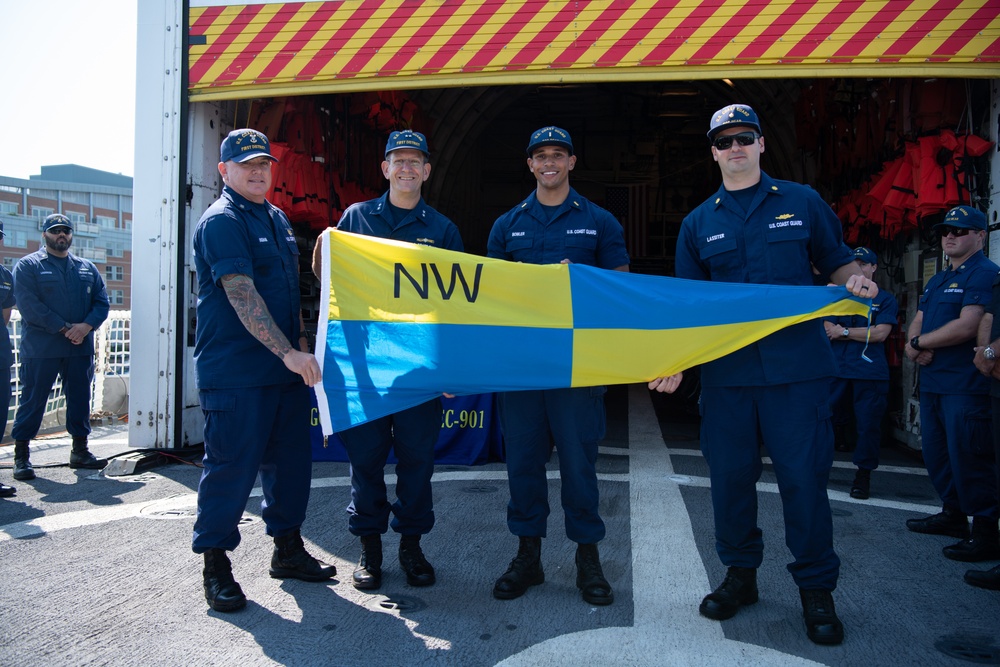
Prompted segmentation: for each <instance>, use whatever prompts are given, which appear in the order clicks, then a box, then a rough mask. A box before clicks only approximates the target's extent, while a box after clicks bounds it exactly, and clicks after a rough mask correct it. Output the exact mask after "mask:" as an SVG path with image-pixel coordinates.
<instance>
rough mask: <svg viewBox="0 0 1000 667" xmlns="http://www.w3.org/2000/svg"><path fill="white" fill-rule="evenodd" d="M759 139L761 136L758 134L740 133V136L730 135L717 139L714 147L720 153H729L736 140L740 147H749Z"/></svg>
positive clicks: (713, 143)
mask: <svg viewBox="0 0 1000 667" xmlns="http://www.w3.org/2000/svg"><path fill="white" fill-rule="evenodd" d="M758 138H760V135H759V134H757V133H756V132H740V133H739V134H730V135H727V136H725V137H716V138H715V140H714V141H713V142H712V145H713V146H715V147H716V148H717V149H719V150H720V151H727V150H729V149H730V148H732V146H733V140H734V139H735V140H736V143H738V144H739V145H740V146H749V145H750V144H752V143H753V142H755V141H757V139H758Z"/></svg>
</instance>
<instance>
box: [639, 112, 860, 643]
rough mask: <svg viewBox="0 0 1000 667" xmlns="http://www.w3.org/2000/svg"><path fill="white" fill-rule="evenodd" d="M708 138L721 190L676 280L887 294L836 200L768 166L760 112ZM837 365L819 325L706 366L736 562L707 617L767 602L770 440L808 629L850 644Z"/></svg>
mask: <svg viewBox="0 0 1000 667" xmlns="http://www.w3.org/2000/svg"><path fill="white" fill-rule="evenodd" d="M708 139H709V141H710V142H711V144H712V157H713V159H714V160H715V161H716V162H717V163H718V165H719V170H720V171H721V172H722V187H721V188H720V189H719V190H718V191H717V192H716V193H715V194H714V195H712V196H711V197H710V198H709V199H708V200H707V201H705V202H704V203H702V204H701V205H700V206H698V207H697V208H696V209H695V210H694V211H692V212H691V213H690V214H689V215H688V216H687V217H686V218H685V219H684V221H683V223H682V224H681V231H680V235H679V237H678V239H677V255H676V263H677V264H676V266H677V277H678V278H688V279H694V280H712V281H722V282H733V283H756V284H776V285H812V284H813V267H815V268H816V269H817V270H818V271H819V273H820V275H824V276H830V280H831V281H832V282H834V283H837V284H840V285H845V286H846V287H847V290H848V291H849V292H851V293H852V294H855V295H859V296H871V297H874V296H876V295H877V293H878V288H877V287H876V286H875V283H874V282H872V281H871V280H870V279H868V278H865V277H864V275H862V273H861V269H860V268H859V267H858V265H857V264H856V263H855V261H854V255H853V253H852V252H851V250H850V248H848V247H847V246H846V245H844V242H843V240H842V234H841V228H840V221H839V220H838V219H837V216H836V215H835V214H834V212H833V211H832V210H831V209H830V207H829V206H828V205H827V204H826V202H824V201H823V199H822V198H821V197H820V196H819V195H818V194H817V193H816V192H815V191H814V190H812V189H811V188H809V187H806V186H803V185H800V184H798V183H792V182H789V181H779V180H776V179H773V178H771V177H770V176H768V175H767V174H766V173H764V172H763V171H762V170H761V168H760V156H761V154H762V153H763V152H764V137H763V136H762V132H761V126H760V121H759V120H758V118H757V114H756V113H755V112H754V110H753V109H751V108H750V107H748V106H747V105H745V104H733V105H730V106H728V107H725V108H723V109H720V110H719V111H717V112H716V113H715V115H713V116H712V120H711V123H710V126H709V131H708ZM835 370H836V365H835V363H834V358H833V351H832V350H831V349H830V343H829V342H828V341H827V339H826V335H825V334H824V332H823V324H822V321H821V320H811V321H809V322H803V323H801V324H797V325H794V326H790V327H787V328H785V329H782V330H780V331H778V332H776V333H773V334H771V335H770V336H767V337H765V338H763V339H761V340H760V341H758V342H756V343H753V344H751V345H748V346H747V347H744V348H742V349H740V350H737V351H736V352H733V353H732V354H729V355H726V356H725V357H722V358H721V359H718V360H716V361H713V362H710V363H708V364H705V365H704V366H702V371H701V382H702V394H701V415H702V419H701V449H702V453H703V454H704V455H705V460H706V461H707V462H708V467H709V473H710V477H711V481H712V506H713V509H714V512H715V539H716V551H717V552H718V554H719V558H720V560H721V561H722V562H723V564H724V565H726V566H727V567H728V570H727V573H726V577H725V580H724V581H723V582H722V584H721V585H720V586H719V587H718V588H716V589H715V591H713V592H712V593H710V594H709V595H708V596H706V597H705V599H704V600H702V603H701V606H700V607H699V611H700V612H701V614H702V615H704V616H706V617H708V618H711V619H715V620H724V619H727V618H730V617H732V616H734V615H735V614H736V613H737V612H738V611H739V609H740V607H741V606H744V605H749V604H753V603H755V602H757V598H758V592H757V568H758V567H760V565H761V562H762V560H763V552H764V541H763V533H762V531H761V529H760V527H759V526H758V525H757V491H756V483H757V481H758V480H759V479H760V476H761V472H762V471H763V463H762V461H761V454H760V444H761V443H763V445H764V446H765V447H766V448H767V453H768V455H769V456H770V457H771V460H772V462H773V465H774V474H775V477H777V481H778V489H779V492H780V494H781V501H782V507H783V509H784V519H785V542H786V544H787V545H788V548H789V550H790V551H791V552H792V555H793V556H794V558H795V560H794V562H793V563H791V564H790V565H789V566H788V570H789V572H791V574H792V578H793V579H794V580H795V583H796V585H797V586H798V587H799V593H800V599H801V601H802V612H803V618H804V620H805V625H806V634H807V636H808V637H809V639H810V640H812V641H813V642H816V643H817V644H839V643H841V642H842V641H843V639H844V627H843V624H842V623H841V622H840V619H839V618H838V617H837V613H836V610H835V608H834V603H833V596H832V594H831V593H832V591H833V590H834V588H836V586H837V577H838V574H839V572H840V559H839V558H838V557H837V554H836V552H835V551H834V549H833V517H832V514H831V512H830V500H829V497H828V496H827V491H826V485H827V481H828V480H829V477H830V468H831V467H832V465H833V427H832V425H831V423H830V404H829V399H830V378H831V377H832V376H833V374H834V372H835ZM676 386H677V376H672V377H670V378H659V379H657V380H654V381H652V382H651V383H650V388H651V389H657V390H660V391H671V390H672V389H675V388H676Z"/></svg>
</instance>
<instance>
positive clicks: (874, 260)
mask: <svg viewBox="0 0 1000 667" xmlns="http://www.w3.org/2000/svg"><path fill="white" fill-rule="evenodd" d="M854 259H856V260H858V261H859V262H864V263H865V264H878V255H876V254H875V252H874V251H873V250H872V249H871V248H864V247H861V248H855V249H854Z"/></svg>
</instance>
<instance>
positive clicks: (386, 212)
mask: <svg viewBox="0 0 1000 667" xmlns="http://www.w3.org/2000/svg"><path fill="white" fill-rule="evenodd" d="M397 211H399V212H400V214H401V215H402V217H401V218H400V219H399V221H398V223H397V221H396V218H395V215H394V213H393V207H392V206H391V205H390V204H389V193H388V192H386V193H385V194H384V195H382V196H381V197H379V198H378V199H372V200H370V201H366V202H361V203H357V204H353V205H352V206H350V207H349V208H348V209H347V210H346V211H344V215H343V216H342V217H341V219H340V222H339V223H338V224H337V229H339V230H342V231H347V232H354V233H356V234H364V235H366V236H376V237H379V238H384V239H394V240H397V241H408V242H410V243H419V244H421V245H428V246H434V247H436V248H444V249H446V250H457V251H459V252H462V251H464V249H465V247H464V246H463V244H462V237H461V235H460V234H459V232H458V228H457V227H456V226H455V224H454V223H452V221H451V220H449V219H448V218H446V217H445V216H443V215H442V214H441V213H439V212H437V211H436V210H434V209H433V208H431V207H430V206H428V205H427V203H426V202H425V201H424V200H423V198H421V199H420V203H419V204H418V205H417V207H416V208H414V209H413V210H411V211H408V212H405V213H403V209H397ZM442 389H443V390H447V387H442ZM440 433H441V399H440V398H435V399H434V400H431V401H427V402H426V403H423V404H421V405H417V406H415V407H412V408H408V409H406V410H402V411H401V412H397V413H395V414H393V415H389V416H387V417H381V418H379V419H375V420H373V421H370V422H366V423H364V424H361V425H359V426H354V427H352V428H349V429H346V430H344V431H340V432H339V433H338V434H337V435H338V436H340V439H341V440H342V441H343V442H344V446H345V449H346V450H347V456H348V459H349V460H350V462H351V504H350V505H349V506H348V508H347V512H348V514H349V515H350V518H349V519H348V529H349V530H350V532H351V533H352V534H354V535H358V536H367V535H376V534H378V535H381V534H383V533H385V532H386V531H387V530H388V527H389V513H390V511H391V512H392V515H393V518H392V529H393V530H394V531H396V532H397V533H400V534H402V535H425V534H427V533H429V532H430V530H431V528H432V527H433V526H434V503H433V498H432V493H431V475H432V474H433V473H434V446H435V445H436V444H437V440H438V436H439V435H440ZM390 449H392V450H393V451H394V452H395V454H396V458H397V460H398V463H397V464H396V502H394V503H392V505H391V506H390V505H389V501H388V496H387V491H386V487H385V472H384V471H385V464H386V459H387V457H388V456H389V450H390Z"/></svg>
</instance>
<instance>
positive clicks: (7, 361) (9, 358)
mask: <svg viewBox="0 0 1000 667" xmlns="http://www.w3.org/2000/svg"><path fill="white" fill-rule="evenodd" d="M3 237H4V231H3V222H0V245H2V244H3ZM14 303H15V302H14V276H12V275H11V273H10V271H8V270H7V267H6V266H0V309H2V311H3V334H2V335H0V359H2V360H3V361H2V362H0V368H6V369H7V377H8V378H9V377H10V369H11V367H12V366H13V365H14V349H13V348H12V347H11V344H10V331H9V330H8V329H7V325H8V324H10V311H11V309H13V308H14ZM0 409H2V410H3V413H2V414H0V438H2V437H3V434H4V433H6V432H7V413H8V412H9V411H10V382H9V381H8V382H0ZM15 493H17V489H16V488H14V487H13V486H9V485H7V484H4V483H2V482H0V498H10V497H11V496H13V495H14V494H15Z"/></svg>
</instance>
